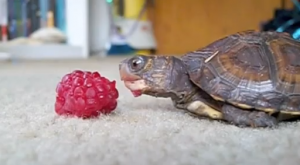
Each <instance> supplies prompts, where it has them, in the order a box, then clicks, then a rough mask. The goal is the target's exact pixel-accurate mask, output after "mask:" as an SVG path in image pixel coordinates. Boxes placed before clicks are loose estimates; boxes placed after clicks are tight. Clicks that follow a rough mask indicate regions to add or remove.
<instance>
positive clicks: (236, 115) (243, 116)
mask: <svg viewBox="0 0 300 165" xmlns="http://www.w3.org/2000/svg"><path fill="white" fill-rule="evenodd" d="M222 113H223V118H224V120H226V121H228V122H229V123H231V124H235V125H237V126H241V127H274V126H276V125H277V124H278V122H277V120H276V118H275V117H273V116H270V115H268V114H267V113H265V112H262V111H247V110H243V109H240V108H237V107H234V106H232V105H228V104H225V105H224V106H223V107H222Z"/></svg>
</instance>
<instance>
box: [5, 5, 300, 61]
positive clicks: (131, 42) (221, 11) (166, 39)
mask: <svg viewBox="0 0 300 165" xmlns="http://www.w3.org/2000/svg"><path fill="white" fill-rule="evenodd" d="M299 10H300V5H299V0H243V1H240V0H230V1H220V0H210V1H207V0H184V1H183V0H0V26H1V34H0V38H1V42H0V59H87V58H90V57H92V56H100V57H106V56H120V55H132V54H136V53H141V54H150V53H157V54H172V55H180V54H183V53H185V52H187V51H191V50H194V49H198V48H200V47H203V46H205V45H207V44H208V43H210V42H213V41H214V40H217V39H219V38H221V37H224V36H226V35H229V34H232V33H235V32H238V31H243V30H249V29H254V30H260V31H267V30H275V31H285V32H288V33H290V34H291V35H292V36H293V37H294V38H295V39H300V13H299Z"/></svg>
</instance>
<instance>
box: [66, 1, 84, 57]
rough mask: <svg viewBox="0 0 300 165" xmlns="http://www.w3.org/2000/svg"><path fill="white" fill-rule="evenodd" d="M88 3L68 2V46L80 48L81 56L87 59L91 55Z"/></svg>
mask: <svg viewBox="0 0 300 165" xmlns="http://www.w3.org/2000/svg"><path fill="white" fill-rule="evenodd" d="M88 10H89V9H88V1H86V0H76V3H74V0H66V22H67V23H66V24H67V25H66V33H67V36H68V45H70V46H80V47H81V49H82V51H81V55H82V56H83V57H84V58H87V57H88V55H89V48H88V45H89V39H88V21H89V20H88V19H87V18H88Z"/></svg>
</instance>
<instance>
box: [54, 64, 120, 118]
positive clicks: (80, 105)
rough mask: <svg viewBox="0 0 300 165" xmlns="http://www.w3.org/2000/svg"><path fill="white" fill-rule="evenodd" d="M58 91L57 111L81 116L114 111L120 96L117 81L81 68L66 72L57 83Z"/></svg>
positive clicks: (85, 116) (87, 116)
mask: <svg viewBox="0 0 300 165" xmlns="http://www.w3.org/2000/svg"><path fill="white" fill-rule="evenodd" d="M56 93H57V96H56V102H55V112H56V113H57V114H59V115H71V116H77V117H81V118H91V117H97V116H99V115H100V114H108V113H110V112H112V111H113V110H115V108H116V107H117V99H118V97H119V92H118V90H117V89H116V81H109V80H108V79H107V78H105V77H102V76H101V75H100V74H99V73H98V72H93V73H92V72H89V71H81V70H75V71H73V72H72V73H69V74H66V75H65V76H64V77H63V78H62V80H61V81H60V82H59V83H58V84H57V87H56Z"/></svg>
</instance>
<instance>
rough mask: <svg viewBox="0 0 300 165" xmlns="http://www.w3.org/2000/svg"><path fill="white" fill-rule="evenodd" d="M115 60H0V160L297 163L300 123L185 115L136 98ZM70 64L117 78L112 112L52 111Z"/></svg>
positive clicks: (127, 164)
mask: <svg viewBox="0 0 300 165" xmlns="http://www.w3.org/2000/svg"><path fill="white" fill-rule="evenodd" d="M120 60H121V58H111V59H105V60H99V59H95V60H88V61H67V62H57V63H55V62H20V63H18V64H10V63H0V85H1V89H0V93H1V99H0V106H1V109H0V110H1V111H0V164H1V165H88V164H90V165H91V164H99V165H100V164H101V165H202V164H203V165H210V164H211V165H213V164H216V165H235V164H236V165H253V164H261V165H277V164H278V165H279V164H280V165H281V164H282V165H283V164H289V165H294V164H295V165H296V164H299V162H300V123H297V122H293V123H284V124H281V125H280V127H279V128H278V129H275V130H271V129H250V128H247V129H245V128H238V127H235V126H232V125H227V124H224V123H220V122H216V121H209V120H204V119H196V118H194V117H191V116H189V115H187V114H185V113H183V112H182V111H180V110H176V109H174V108H173V106H172V104H171V101H169V100H168V99H156V98H152V97H148V96H142V97H139V98H134V97H133V96H132V95H131V93H130V92H129V91H128V90H127V89H125V87H124V86H123V84H122V83H121V82H120V81H119V75H118V66H117V64H118V62H119V61H120ZM74 69H83V70H97V71H100V72H101V73H102V74H103V75H105V76H106V77H108V78H110V79H115V80H117V81H118V82H117V87H118V89H119V91H120V98H119V105H118V108H117V109H116V111H115V112H114V113H113V114H111V115H108V116H102V117H100V118H98V119H93V120H81V119H75V118H63V117H58V116H57V115H56V114H55V113H54V106H53V105H54V99H55V87H56V84H57V82H58V81H59V80H60V78H61V77H62V76H63V75H64V74H66V73H67V72H70V71H72V70H74Z"/></svg>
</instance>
